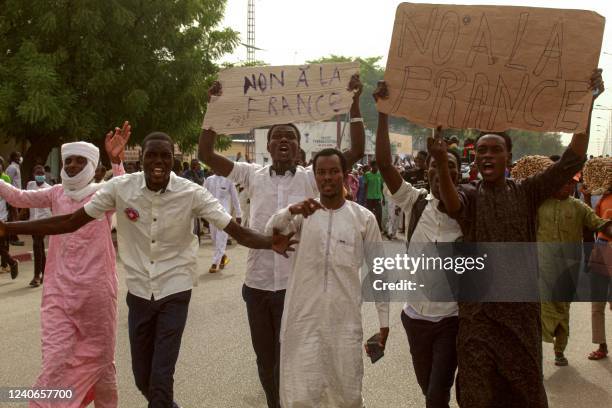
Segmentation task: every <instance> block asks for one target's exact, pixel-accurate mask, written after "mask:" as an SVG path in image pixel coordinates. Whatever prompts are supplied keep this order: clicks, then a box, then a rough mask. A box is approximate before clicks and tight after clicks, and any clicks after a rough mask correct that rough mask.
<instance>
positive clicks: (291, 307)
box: [266, 149, 389, 408]
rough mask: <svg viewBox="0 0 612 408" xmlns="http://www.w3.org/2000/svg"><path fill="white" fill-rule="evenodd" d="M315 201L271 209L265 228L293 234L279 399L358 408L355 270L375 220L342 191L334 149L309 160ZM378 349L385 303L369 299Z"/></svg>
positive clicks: (372, 245)
mask: <svg viewBox="0 0 612 408" xmlns="http://www.w3.org/2000/svg"><path fill="white" fill-rule="evenodd" d="M313 168H314V173H315V179H316V182H317V187H318V191H319V193H320V195H321V199H320V201H317V200H314V199H309V200H306V201H304V202H301V203H297V204H293V205H290V206H289V207H287V208H284V209H282V210H280V211H278V212H277V213H276V214H275V215H274V216H273V217H272V218H271V219H270V221H268V224H267V226H266V232H267V233H268V234H271V233H272V231H273V229H274V228H276V229H279V230H280V231H281V232H283V233H295V234H296V236H298V239H299V241H300V242H299V244H298V246H297V248H296V252H295V257H294V264H293V270H292V271H291V274H290V277H289V283H288V285H287V295H286V298H285V310H284V312H283V321H282V324H281V335H280V336H281V354H280V399H281V406H282V407H283V408H299V407H329V408H332V407H333V408H362V407H363V398H362V394H361V389H362V380H363V357H362V354H363V349H362V343H363V331H362V317H361V303H362V286H363V285H364V283H363V282H364V280H366V279H367V275H364V276H362V275H361V273H360V270H361V266H362V264H363V263H364V261H365V260H366V259H367V260H368V261H369V262H368V264H370V265H371V264H372V260H373V258H374V257H376V256H377V255H378V253H377V251H378V250H380V249H381V248H380V245H381V243H382V238H381V236H380V230H379V229H378V223H377V221H376V217H375V216H374V214H372V213H371V212H370V211H369V210H368V209H366V208H364V207H362V206H360V205H359V204H357V203H355V202H353V201H348V200H346V199H345V197H344V194H343V186H344V175H345V174H346V172H347V171H348V167H347V165H346V160H345V159H344V157H343V156H342V153H341V152H340V151H338V150H336V149H324V150H322V151H320V152H319V153H317V154H316V155H315V157H314V159H313ZM376 309H377V310H378V320H379V324H380V326H379V327H380V341H379V343H380V346H381V347H382V348H384V346H385V344H386V341H387V337H388V335H389V303H388V302H384V301H381V302H378V301H377V302H376Z"/></svg>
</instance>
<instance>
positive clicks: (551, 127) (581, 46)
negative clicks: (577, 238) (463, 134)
mask: <svg viewBox="0 0 612 408" xmlns="http://www.w3.org/2000/svg"><path fill="white" fill-rule="evenodd" d="M604 22H605V19H604V18H603V17H602V16H600V15H599V14H597V13H595V12H592V11H583V10H560V9H546V8H532V7H510V6H457V5H438V4H411V3H402V4H400V5H399V6H398V8H397V12H396V16H395V24H394V28H393V37H392V40H391V46H390V49H389V57H388V59H387V68H386V72H385V81H386V82H387V85H388V87H389V98H388V99H386V100H382V101H379V102H378V109H379V110H380V111H382V112H385V113H388V114H390V115H393V116H402V117H405V118H407V119H408V120H410V121H412V122H414V123H416V124H419V125H422V126H426V127H436V126H439V125H440V126H443V127H452V128H462V129H465V128H475V129H480V130H484V131H501V130H506V129H510V128H516V129H528V130H535V131H539V132H546V131H555V132H569V133H577V132H581V131H584V130H585V129H586V127H587V122H588V115H589V110H590V107H591V103H592V92H591V91H589V90H588V86H589V80H590V77H591V74H592V72H593V70H594V69H596V68H597V64H598V61H599V55H600V51H601V43H602V38H603V30H604Z"/></svg>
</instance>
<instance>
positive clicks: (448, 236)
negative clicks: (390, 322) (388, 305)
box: [374, 83, 463, 408]
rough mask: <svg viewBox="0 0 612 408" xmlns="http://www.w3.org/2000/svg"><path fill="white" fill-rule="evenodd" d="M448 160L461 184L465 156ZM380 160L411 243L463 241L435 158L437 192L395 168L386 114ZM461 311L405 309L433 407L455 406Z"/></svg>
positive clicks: (441, 306) (434, 305) (432, 170)
mask: <svg viewBox="0 0 612 408" xmlns="http://www.w3.org/2000/svg"><path fill="white" fill-rule="evenodd" d="M387 95H388V91H387V88H386V85H385V84H384V83H382V84H379V86H378V89H376V91H375V93H374V98H375V99H377V98H385V97H387ZM448 156H449V160H448V164H449V170H450V173H451V176H452V177H453V180H455V183H458V182H459V180H460V178H461V171H460V168H461V158H460V157H459V156H458V154H456V153H454V152H451V151H449V152H448ZM376 162H377V163H378V167H379V169H380V172H381V175H382V177H383V179H384V181H385V184H386V185H387V187H388V188H389V191H390V192H391V200H392V201H393V202H394V203H395V205H397V206H398V207H399V208H400V209H402V210H403V211H404V213H405V214H406V222H407V224H408V225H407V226H406V239H407V241H408V242H410V243H420V244H423V243H429V242H455V241H457V240H458V239H459V238H461V237H462V235H463V234H462V233H461V228H460V227H459V224H458V223H457V221H455V220H454V219H452V218H450V217H449V216H448V215H447V214H446V213H445V212H444V211H442V210H441V207H440V195H439V194H440V193H439V177H438V171H437V167H436V161H435V160H434V159H433V158H432V157H430V156H428V157H427V158H426V160H425V165H426V168H427V178H428V181H429V186H430V189H431V193H428V192H427V190H425V189H417V188H415V187H413V186H412V185H411V184H410V183H408V182H406V181H404V180H403V179H402V176H401V174H400V173H399V171H398V170H397V169H396V168H395V167H394V166H393V165H392V161H391V144H390V142H389V127H388V117H387V115H386V114H383V113H379V114H378V130H377V133H376ZM417 273H419V271H417ZM457 312H458V308H457V303H456V302H418V303H417V302H408V303H406V304H405V305H404V308H403V311H402V315H401V319H402V324H403V325H404V329H405V330H406V334H407V336H408V343H409V345H410V354H411V356H412V364H413V366H414V371H415V373H416V377H417V382H418V383H419V386H420V387H421V391H422V392H423V395H425V406H426V407H427V408H447V407H448V406H449V401H450V391H451V388H452V386H453V382H454V378H455V371H456V369H457V349H456V346H455V341H456V337H457V330H458V328H459V322H458V317H457Z"/></svg>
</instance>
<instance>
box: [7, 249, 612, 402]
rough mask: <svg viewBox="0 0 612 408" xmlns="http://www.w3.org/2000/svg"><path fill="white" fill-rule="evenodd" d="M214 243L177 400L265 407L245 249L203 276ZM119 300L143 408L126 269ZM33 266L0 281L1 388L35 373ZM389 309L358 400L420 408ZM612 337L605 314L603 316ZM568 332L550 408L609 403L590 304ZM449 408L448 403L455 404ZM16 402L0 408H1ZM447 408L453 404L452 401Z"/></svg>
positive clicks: (190, 326) (196, 294)
mask: <svg viewBox="0 0 612 408" xmlns="http://www.w3.org/2000/svg"><path fill="white" fill-rule="evenodd" d="M211 253H212V252H211V246H210V244H209V243H208V242H207V243H205V244H203V245H202V247H201V248H200V259H201V265H200V268H201V270H202V274H201V276H200V280H199V286H198V287H197V288H195V289H194V291H193V296H192V298H191V305H190V312H189V313H190V314H189V319H188V322H187V327H186V329H185V334H184V337H183V345H182V348H181V355H180V358H179V363H178V366H177V372H176V375H175V379H176V380H175V391H176V400H177V401H178V402H179V403H180V404H181V405H183V406H184V407H189V408H192V407H198V408H199V407H216V408H218V407H231V408H242V407H245V408H246V407H264V406H265V405H264V404H265V400H264V396H263V392H262V391H261V388H260V385H259V381H258V378H257V370H256V366H255V355H254V353H253V350H252V347H251V343H250V337H249V331H248V324H247V320H246V313H245V308H244V303H243V301H242V298H241V295H240V289H241V285H242V281H243V279H244V270H245V261H246V249H245V248H242V247H236V246H233V247H231V248H230V249H229V251H228V254H229V256H230V259H231V263H230V264H229V265H228V269H226V270H225V271H223V272H222V273H219V274H215V275H211V274H208V273H207V270H208V266H209V259H210V258H211ZM119 273H120V302H119V330H118V338H117V356H116V359H117V373H118V381H119V400H120V407H122V408H123V407H128V408H133V407H134V408H135V407H144V406H146V404H145V400H144V399H143V397H142V396H141V395H140V393H139V392H138V390H137V389H136V387H135V386H134V384H133V380H132V375H131V368H130V355H129V345H128V337H127V307H126V305H125V294H126V289H125V281H124V271H123V268H122V267H121V266H119ZM31 274H32V263H31V262H25V263H22V267H21V274H20V276H19V278H17V280H15V281H11V279H10V276H8V275H7V274H1V275H0V315H1V316H2V318H1V322H2V324H1V325H0V327H1V329H0V356H1V357H0V361H1V363H0V386H9V385H10V386H27V385H30V384H33V382H34V380H35V378H36V376H37V374H38V370H39V367H40V330H39V305H40V296H41V289H40V288H37V289H31V288H29V287H27V283H28V282H29V281H30V279H31V276H32V275H31ZM400 310H401V305H400V304H393V305H392V308H391V312H392V314H391V336H390V338H389V343H388V348H387V355H386V356H385V357H384V358H383V359H382V360H381V361H379V362H378V363H376V364H375V365H372V364H370V363H369V362H368V361H365V367H366V368H365V379H364V397H365V400H366V405H367V406H368V408H372V407H373V408H377V407H392V408H395V407H423V406H424V399H423V397H422V395H421V393H420V390H419V388H418V385H417V383H416V379H415V376H414V373H413V371H412V368H411V364H412V363H411V361H410V354H409V352H408V347H407V341H406V336H405V333H404V331H403V328H402V325H401V322H400V320H399V314H400ZM606 323H607V327H608V335H609V336H610V337H612V313H611V312H607V321H606ZM364 325H365V333H366V335H369V334H373V333H374V332H375V330H376V325H377V319H376V313H375V308H374V306H373V305H372V304H366V305H364ZM571 326H572V336H571V339H570V343H569V347H568V358H569V360H570V366H569V367H564V368H556V367H555V366H554V364H553V362H552V346H551V345H549V344H544V350H545V358H546V359H545V362H544V367H545V369H544V375H545V381H546V388H547V391H548V397H549V402H550V406H551V407H553V408H557V407H559V408H561V407H568V408H575V407H585V408H586V407H610V406H612V387H611V386H610V385H611V384H612V360H611V359H607V360H604V361H599V362H592V361H588V360H587V359H586V354H587V353H588V352H589V351H591V350H592V349H593V345H592V344H591V343H590V304H588V303H577V304H574V305H573V306H572V321H571ZM453 404H454V401H453ZM5 406H6V407H15V406H18V405H17V404H12V405H9V404H6V403H4V404H3V403H0V407H5ZM453 406H456V404H455V405H453Z"/></svg>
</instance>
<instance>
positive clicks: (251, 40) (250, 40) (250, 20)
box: [246, 0, 255, 63]
mask: <svg viewBox="0 0 612 408" xmlns="http://www.w3.org/2000/svg"><path fill="white" fill-rule="evenodd" d="M248 1H249V6H248V12H247V47H246V49H247V62H248V63H253V62H255V0H248Z"/></svg>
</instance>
